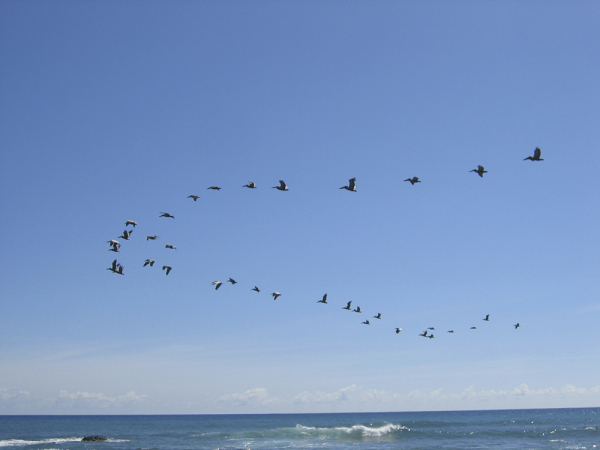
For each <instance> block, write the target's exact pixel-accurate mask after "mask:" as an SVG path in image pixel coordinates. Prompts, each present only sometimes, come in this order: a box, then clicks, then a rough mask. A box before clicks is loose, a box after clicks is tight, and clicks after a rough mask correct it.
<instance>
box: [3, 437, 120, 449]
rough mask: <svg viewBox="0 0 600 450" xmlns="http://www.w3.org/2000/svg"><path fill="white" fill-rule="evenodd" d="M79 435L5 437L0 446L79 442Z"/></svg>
mask: <svg viewBox="0 0 600 450" xmlns="http://www.w3.org/2000/svg"><path fill="white" fill-rule="evenodd" d="M82 439H83V436H81V437H69V438H49V439H39V440H37V441H32V440H27V441H26V440H23V439H5V440H3V441H0V447H24V446H25V445H40V444H64V443H67V442H81V440H82ZM104 442H129V439H110V438H109V439H107V440H106V441H104Z"/></svg>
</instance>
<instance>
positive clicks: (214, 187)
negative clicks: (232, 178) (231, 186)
mask: <svg viewBox="0 0 600 450" xmlns="http://www.w3.org/2000/svg"><path fill="white" fill-rule="evenodd" d="M206 189H212V190H213V191H219V190H221V188H220V187H219V186H211V187H207V188H206Z"/></svg>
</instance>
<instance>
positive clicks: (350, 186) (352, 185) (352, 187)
mask: <svg viewBox="0 0 600 450" xmlns="http://www.w3.org/2000/svg"><path fill="white" fill-rule="evenodd" d="M355 182H356V178H350V179H349V180H348V186H342V187H341V188H340V189H346V190H347V191H352V192H356V184H355Z"/></svg>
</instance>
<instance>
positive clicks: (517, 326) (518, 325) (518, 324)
mask: <svg viewBox="0 0 600 450" xmlns="http://www.w3.org/2000/svg"><path fill="white" fill-rule="evenodd" d="M513 326H514V327H515V330H516V329H517V328H519V327H520V326H521V324H520V323H517V324H516V325H513Z"/></svg>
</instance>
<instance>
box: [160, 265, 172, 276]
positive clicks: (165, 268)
mask: <svg viewBox="0 0 600 450" xmlns="http://www.w3.org/2000/svg"><path fill="white" fill-rule="evenodd" d="M162 270H166V271H167V275H169V272H170V271H171V266H163V268H162Z"/></svg>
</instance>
